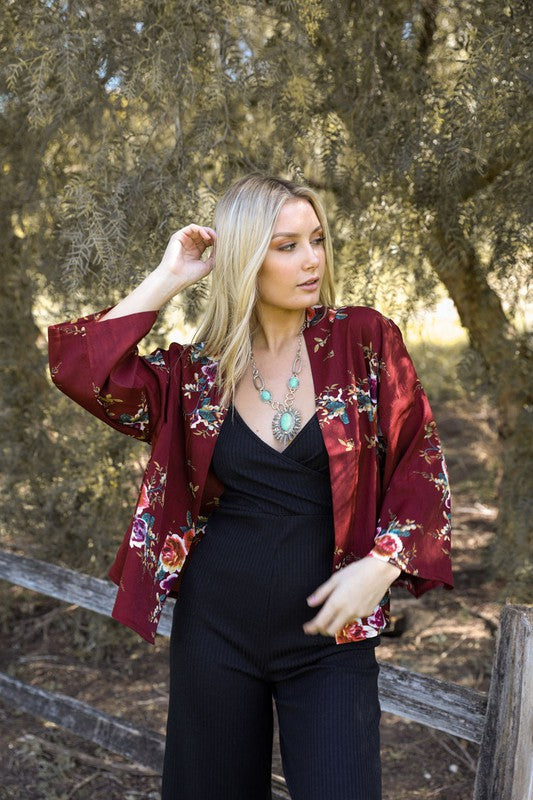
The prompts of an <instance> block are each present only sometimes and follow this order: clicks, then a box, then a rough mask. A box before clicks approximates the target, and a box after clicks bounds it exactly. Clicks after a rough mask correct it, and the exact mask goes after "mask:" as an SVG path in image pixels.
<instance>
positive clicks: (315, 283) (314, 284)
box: [298, 278, 319, 292]
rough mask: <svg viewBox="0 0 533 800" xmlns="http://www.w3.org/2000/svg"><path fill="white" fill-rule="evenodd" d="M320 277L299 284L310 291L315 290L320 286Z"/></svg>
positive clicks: (301, 287)
mask: <svg viewBox="0 0 533 800" xmlns="http://www.w3.org/2000/svg"><path fill="white" fill-rule="evenodd" d="M318 280H319V279H318V278H313V280H311V281H307V282H306V283H300V284H298V285H299V287H300V289H307V291H308V292H310V291H313V289H316V288H317V286H318Z"/></svg>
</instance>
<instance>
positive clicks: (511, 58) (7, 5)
mask: <svg viewBox="0 0 533 800" xmlns="http://www.w3.org/2000/svg"><path fill="white" fill-rule="evenodd" d="M528 11H529V12H530V8H529V4H528V3H527V2H526V0H509V2H501V1H500V0H460V2H459V0H450V2H447V3H445V4H438V3H420V2H414V1H413V0H400V1H399V2H395V3H390V2H386V1H385V0H373V2H362V0H327V2H318V1H317V0H257V1H255V0H254V2H240V1H239V2H230V0H213V2H211V1H210V2H208V1H207V0H154V2H149V3H147V2H142V1H141V0H121V2H120V3H105V2H103V0H84V1H83V2H80V0H69V1H68V2H66V0H47V1H46V2H44V0H4V2H3V14H2V28H1V30H0V107H1V111H2V115H1V117H0V169H1V170H2V172H1V174H2V192H1V193H0V235H1V236H2V241H3V248H2V251H1V252H0V260H1V270H2V273H1V274H2V277H3V282H2V290H1V292H0V342H1V344H2V354H3V355H2V360H1V363H0V371H1V375H2V386H3V389H2V392H3V394H2V414H1V415H0V427H1V433H2V452H1V457H0V467H1V469H2V472H3V475H4V477H3V479H2V480H3V488H4V490H5V491H6V492H7V496H9V497H10V498H11V502H10V503H9V504H8V505H7V506H5V507H4V509H3V513H2V523H1V524H2V528H3V535H4V536H7V539H8V543H9V545H10V546H13V547H15V548H17V549H19V550H21V551H23V552H30V551H31V553H32V554H33V555H38V556H43V557H44V556H46V557H48V558H50V559H52V560H59V561H64V562H65V563H68V564H69V565H70V566H73V567H79V568H83V569H88V570H94V571H101V570H102V568H103V565H104V564H105V565H106V566H107V564H108V563H109V558H110V555H111V554H112V552H113V551H114V548H115V545H116V543H117V537H118V536H119V534H121V533H122V530H123V529H124V527H125V525H126V524H127V516H128V511H129V508H130V506H131V497H132V491H133V490H130V489H129V488H125V487H130V486H132V485H134V484H135V481H134V478H135V476H136V475H137V473H138V472H139V465H138V464H137V463H136V462H137V461H138V460H139V459H140V458H141V456H140V455H139V450H138V447H139V445H138V444H136V443H133V444H132V443H130V442H128V441H126V440H124V441H123V440H122V439H121V438H120V437H119V435H118V434H116V433H113V432H111V431H107V430H102V426H101V425H100V424H99V423H96V422H93V421H92V420H90V419H89V418H88V417H87V415H83V413H82V412H80V411H78V410H76V409H75V408H74V407H71V405H72V404H71V403H70V401H67V400H65V399H64V398H62V397H61V396H60V395H58V394H57V392H56V390H52V389H51V388H50V387H49V385H48V384H46V382H45V381H44V377H43V376H44V374H45V370H46V358H45V342H44V341H43V340H42V337H41V338H40V337H39V331H37V330H34V325H33V319H34V318H35V317H36V315H37V313H38V308H39V307H40V306H39V303H41V302H42V300H43V298H45V299H46V300H47V301H48V302H52V301H53V302H54V307H55V313H56V314H57V316H56V319H61V318H66V317H75V316H78V315H79V313H80V312H81V311H82V310H83V311H86V310H92V309H96V308H101V307H104V306H106V305H108V304H111V303H113V302H115V301H116V300H117V299H118V298H119V297H120V296H123V295H124V294H125V293H126V292H127V291H128V290H129V288H131V287H132V286H133V285H134V284H135V283H136V282H138V281H139V280H140V279H141V277H142V276H144V275H145V274H146V273H147V271H148V270H150V269H151V268H153V266H155V265H156V264H157V263H158V260H159V258H160V256H161V253H162V252H163V249H164V247H165V244H166V241H167V240H168V238H169V236H170V234H171V232H172V231H173V230H175V229H177V228H178V227H181V226H182V225H184V224H187V223H188V222H190V221H197V222H199V223H207V224H208V223H210V222H211V219H212V212H213V208H214V204H215V202H216V198H217V197H218V196H219V194H220V192H221V191H222V190H223V189H224V188H225V187H226V186H227V185H228V184H229V182H230V181H231V180H233V179H234V178H236V177H238V176H240V175H242V174H243V173H245V172H249V171H252V170H259V171H263V172H269V173H274V174H280V175H283V176H286V177H292V178H294V179H297V180H298V179H303V180H305V181H307V182H309V183H310V184H311V185H313V186H314V187H315V188H317V189H318V190H319V191H320V192H321V194H322V195H323V197H324V199H325V201H326V205H327V207H328V209H329V214H330V219H331V223H332V234H333V238H334V248H335V252H336V255H337V276H338V288H339V292H338V295H339V300H340V302H362V303H366V304H375V305H377V306H378V307H379V308H380V309H382V310H383V311H385V312H386V313H388V314H391V315H392V316H394V318H395V319H397V320H398V321H399V322H403V321H404V320H405V318H406V317H407V316H408V315H409V313H410V312H411V311H413V310H414V309H416V308H417V307H419V306H420V305H423V306H430V305H431V304H432V302H433V300H434V298H435V296H436V291H435V290H436V287H437V285H438V284H439V281H444V283H445V285H446V288H447V290H448V291H449V293H450V295H451V296H452V297H453V299H454V302H455V303H456V305H457V308H458V311H459V314H460V316H461V320H462V322H463V324H464V325H465V327H467V329H468V331H469V333H470V336H471V340H472V342H473V344H474V345H475V347H476V349H477V353H478V356H479V355H481V361H482V362H483V363H484V364H485V365H486V366H487V365H488V366H490V367H491V370H492V371H491V380H492V381H493V386H494V387H497V389H498V392H499V394H497V402H498V403H499V405H500V407H501V408H502V409H506V408H509V409H512V408H514V407H522V406H524V404H525V403H526V400H525V397H526V394H527V392H526V389H525V388H524V387H525V385H526V384H525V381H526V379H527V369H525V368H523V367H522V366H521V365H522V364H523V363H525V362H524V354H525V353H526V344H525V342H524V340H523V339H522V338H521V336H520V332H519V330H518V329H520V328H521V327H522V326H523V317H524V306H525V287H526V286H527V284H528V281H529V280H530V262H531V258H530V255H531V253H530V249H528V248H530V244H529V243H528V239H527V234H528V228H527V223H528V213H529V196H530V185H529V184H530V179H529V172H528V167H529V165H530V158H531V125H530V116H531V102H530V99H528V97H529V96H528V89H529V85H530V84H529V80H528V56H529V53H530V52H531V25H532V17H531V14H530V13H528ZM207 284H208V281H206V282H204V284H203V285H200V286H194V287H191V288H190V289H189V290H188V291H187V292H186V293H185V295H184V296H183V297H182V298H180V303H181V305H182V306H183V309H184V312H185V316H186V318H187V320H189V321H194V320H195V319H196V318H197V317H198V314H199V312H200V310H201V306H202V302H203V298H204V297H205V292H206V286H207ZM503 309H505V311H504V310H503ZM500 344H501V346H500ZM516 353H519V354H520V366H517V364H518V359H517V356H516ZM515 362H516V363H515ZM478 363H479V362H478ZM524 376H526V377H524ZM502 387H504V388H505V392H504V391H502ZM506 387H511V388H506ZM442 391H443V392H444V391H445V389H444V388H443V390H442ZM512 416H513V415H512V414H510V415H509V419H510V420H511V419H512ZM509 424H511V422H510V423H509ZM80 442H82V443H83V444H82V446H81V447H80V445H79V443H80ZM119 487H120V488H119ZM117 498H118V499H117ZM523 517H524V519H526V518H527V517H526V515H523ZM528 524H529V523H528ZM27 531H31V535H26V532H27ZM91 541H92V542H93V546H92V547H90V546H89V544H90V542H91Z"/></svg>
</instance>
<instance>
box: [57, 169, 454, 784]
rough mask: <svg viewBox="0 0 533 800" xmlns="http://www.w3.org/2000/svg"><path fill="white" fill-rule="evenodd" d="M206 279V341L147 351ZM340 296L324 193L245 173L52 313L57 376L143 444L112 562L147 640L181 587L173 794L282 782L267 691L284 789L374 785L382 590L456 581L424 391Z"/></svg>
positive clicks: (131, 616)
mask: <svg viewBox="0 0 533 800" xmlns="http://www.w3.org/2000/svg"><path fill="white" fill-rule="evenodd" d="M209 248H212V251H211V255H209V257H207V258H205V260H204V259H203V258H202V257H203V256H204V255H205V254H206V251H207V250H208V249H209ZM209 273H212V274H211V281H212V282H211V294H210V298H209V302H208V305H207V309H206V312H205V317H204V320H203V323H202V325H201V328H200V330H199V332H198V335H197V336H196V342H195V343H194V344H192V345H188V346H183V345H179V344H176V343H173V344H171V346H170V347H169V349H168V350H156V351H155V352H154V353H152V354H150V355H149V356H144V357H141V356H139V355H138V352H137V347H136V345H137V343H138V342H139V340H140V339H142V337H143V336H144V335H145V334H146V333H147V332H148V331H149V330H150V328H151V327H152V325H153V324H154V322H155V320H156V317H157V312H158V310H159V309H160V308H161V307H162V306H163V305H164V303H165V302H167V301H168V300H169V299H170V298H172V297H173V296H175V295H176V294H178V293H179V292H180V291H182V290H183V289H184V288H186V287H187V286H190V285H191V284H193V283H195V282H196V281H198V280H200V279H202V278H204V277H205V276H206V275H208V274H209ZM333 294H334V291H333V257H332V249H331V244H330V241H329V232H328V226H327V221H326V216H325V213H324V210H323V207H322V205H321V203H320V200H319V198H318V197H317V195H316V194H315V193H314V192H313V191H312V190H311V189H309V188H307V187H304V186H297V185H295V184H294V183H291V182H288V181H284V180H279V179H276V178H270V177H262V176H257V175H251V176H247V177H245V178H243V179H241V180H240V181H238V182H237V183H236V184H234V185H233V186H232V187H231V188H230V189H229V190H228V191H227V192H226V193H225V194H224V196H223V197H222V198H221V200H220V201H219V203H218V205H217V209H216V214H215V221H214V228H209V227H206V226H201V225H195V224H191V225H188V226H187V227H185V228H182V229H181V230H179V231H178V232H176V233H175V234H174V235H173V236H172V238H171V239H170V242H169V245H168V247H167V249H166V251H165V254H164V256H163V259H162V261H161V263H160V264H159V266H158V267H157V268H156V269H155V270H154V271H153V272H151V273H150V274H149V275H148V277H147V278H146V279H145V280H144V281H143V282H142V283H141V284H140V285H139V286H138V287H137V288H136V289H134V291H133V292H132V293H131V294H130V295H128V296H127V297H126V298H125V299H124V300H122V301H121V302H119V303H118V304H117V305H116V306H114V307H112V308H109V309H105V310H104V311H102V312H99V313H96V314H92V315H89V316H88V317H83V318H81V319H79V320H76V321H74V322H66V323H61V324H59V325H54V326H51V327H50V329H49V333H50V336H49V341H50V366H51V373H52V377H53V379H54V381H55V383H56V384H57V385H58V387H59V388H60V389H62V390H63V391H64V392H66V393H67V394H68V395H69V396H70V397H72V398H73V399H75V400H76V401H77V402H78V403H80V404H81V405H82V406H84V407H85V408H86V409H88V410H89V411H91V412H92V413H93V414H96V415H97V416H98V417H100V418H101V419H102V420H103V421H105V422H107V423H108V424H110V425H112V426H113V427H115V428H117V429H118V430H120V431H122V432H124V433H127V434H130V435H133V436H136V437H137V438H139V439H143V440H145V441H149V442H151V445H152V450H151V458H150V461H149V463H148V466H147V468H146V472H145V475H144V479H143V482H142V486H141V490H140V494H139V499H138V503H137V509H136V512H135V514H134V515H133V518H132V520H131V523H130V526H129V528H128V531H127V532H126V535H125V537H124V541H123V543H122V545H121V547H120V549H119V551H118V554H117V557H116V560H115V562H114V564H113V567H112V569H111V571H110V576H111V578H112V579H113V580H114V581H115V582H116V583H117V584H118V586H119V590H118V593H117V600H116V603H115V608H114V611H113V616H114V617H115V618H116V619H118V620H119V621H121V622H123V623H124V624H126V625H129V626H130V627H132V628H133V629H134V630H136V631H137V632H138V633H140V634H141V636H143V637H144V638H146V639H147V640H148V641H152V642H153V640H154V636H155V631H156V627H157V621H158V619H159V615H160V613H161V608H162V606H163V603H164V601H165V599H166V597H167V596H169V595H170V596H175V597H177V601H176V605H175V610H174V617H173V628H172V636H171V642H170V667H171V671H170V701H169V714H168V723H167V740H166V752H165V764H164V774H163V795H162V796H163V800H174V798H176V800H177V799H178V798H179V800H225V799H226V798H228V800H229V798H231V799H232V800H263V798H269V797H270V772H271V751H272V698H274V700H275V702H276V707H277V713H278V719H279V727H280V745H281V755H282V760H283V768H284V772H285V776H286V780H287V784H288V788H289V791H290V793H291V797H292V798H293V800H314V799H315V798H316V800H348V798H349V800H356V798H359V800H377V799H378V798H380V797H381V788H380V785H381V780H380V755H379V717H380V709H379V702H378V694H377V676H378V665H377V662H376V658H375V647H376V645H378V644H379V634H380V632H381V631H382V630H383V628H384V627H385V625H386V622H387V619H388V610H389V587H390V586H391V584H393V583H396V584H398V585H404V586H406V587H407V588H408V589H409V590H410V591H411V592H412V593H413V594H414V595H415V596H419V595H420V594H422V593H423V592H424V591H426V590H428V589H431V588H433V587H436V586H444V587H446V588H451V587H452V576H451V569H450V553H449V543H450V501H449V491H448V481H447V477H446V468H445V463H444V459H443V456H442V452H441V449H440V443H439V439H438V435H437V431H436V428H435V423H434V421H433V419H432V414H431V410H430V407H429V404H428V401H427V398H426V396H425V394H424V392H423V390H422V388H421V386H420V383H419V382H418V380H417V377H416V374H415V371H414V368H413V365H412V362H411V360H410V358H409V355H408V353H407V351H406V349H405V347H404V344H403V341H402V337H401V334H400V332H399V330H398V328H397V327H396V326H395V324H394V323H393V322H392V321H391V320H389V319H387V318H385V317H383V316H382V315H381V314H379V313H378V312H377V311H375V310H374V309H370V308H364V307H342V308H338V309H335V308H334V307H333V300H334V298H333Z"/></svg>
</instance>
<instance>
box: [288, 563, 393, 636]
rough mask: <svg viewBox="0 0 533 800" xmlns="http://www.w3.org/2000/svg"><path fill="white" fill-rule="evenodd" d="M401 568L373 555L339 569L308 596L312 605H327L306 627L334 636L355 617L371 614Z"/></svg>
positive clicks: (308, 630)
mask: <svg viewBox="0 0 533 800" xmlns="http://www.w3.org/2000/svg"><path fill="white" fill-rule="evenodd" d="M400 572H401V570H400V569H399V567H396V566H394V565H393V564H390V563H389V562H387V561H381V560H379V559H377V558H372V556H366V557H365V558H361V559H360V560H359V561H354V562H353V563H352V564H348V566H347V567H343V568H342V569H339V570H337V571H336V572H334V573H333V575H331V577H330V578H328V580H327V581H325V582H324V583H322V584H321V585H320V586H319V587H318V588H317V589H315V591H314V592H313V593H312V594H311V595H310V596H309V597H308V598H307V603H308V605H310V606H318V605H321V604H322V603H323V604H324V605H323V606H322V608H321V609H320V611H319V612H318V614H316V616H315V617H313V619H311V620H309V621H308V622H306V623H305V625H304V626H303V628H304V631H305V632H306V633H311V634H315V633H321V634H323V635H324V636H335V634H336V632H337V631H339V630H340V629H341V628H343V627H344V626H345V625H346V624H347V623H348V622H351V621H352V620H353V619H354V618H355V617H368V616H369V615H370V614H372V612H373V611H375V609H376V606H377V605H378V604H379V602H380V600H381V599H382V597H383V596H384V594H385V593H386V591H387V589H388V588H389V586H390V585H391V583H393V581H394V580H395V579H396V578H397V577H398V575H399V574H400Z"/></svg>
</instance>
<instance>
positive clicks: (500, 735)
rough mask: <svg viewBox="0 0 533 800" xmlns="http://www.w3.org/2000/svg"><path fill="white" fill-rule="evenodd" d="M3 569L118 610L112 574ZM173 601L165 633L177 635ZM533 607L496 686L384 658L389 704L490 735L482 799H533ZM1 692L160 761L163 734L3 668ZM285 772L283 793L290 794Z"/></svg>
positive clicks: (2, 561) (510, 636)
mask: <svg viewBox="0 0 533 800" xmlns="http://www.w3.org/2000/svg"><path fill="white" fill-rule="evenodd" d="M0 578H4V579H5V580H7V581H9V582H10V583H12V584H15V585H17V586H22V587H25V588H27V589H30V590H32V591H37V592H40V593H42V594H45V595H47V596H49V597H54V598H56V599H58V600H62V601H65V602H67V603H70V604H76V605H78V606H80V607H82V608H86V609H89V610H90V611H94V612H97V613H99V614H103V615H105V616H110V614H111V608H112V606H113V602H114V597H115V592H116V588H115V586H114V585H113V584H111V583H110V582H108V581H104V580H100V579H99V578H93V577H91V576H89V575H83V574H81V573H78V572H75V571H73V570H69V569H65V568H63V567H58V566H55V565H53V564H47V563H45V562H42V561H37V560H35V559H31V558H25V557H23V556H17V555H14V554H12V553H6V552H3V551H0ZM172 605H173V602H172V601H169V602H168V603H167V604H166V607H165V609H164V612H163V615H162V617H161V621H160V624H159V629H158V633H160V634H162V635H163V636H169V635H170V630H171V619H172ZM532 627H533V609H532V608H531V607H528V606H510V605H509V606H504V608H503V609H502V615H501V619H500V631H499V636H498V645H497V650H496V655H495V659H494V665H493V671H492V678H491V685H490V690H489V693H488V698H487V695H486V694H484V693H482V692H478V691H476V690H474V689H468V688H465V687H462V686H458V685H457V684H453V683H449V682H447V681H441V680H438V679H436V678H432V677H430V676H427V675H422V674H419V673H416V672H412V671H411V670H408V669H404V668H403V667H397V666H394V665H391V664H386V663H384V662H380V667H381V670H380V678H379V690H380V701H381V707H382V709H383V710H384V711H389V712H391V713H393V714H396V715H398V716H401V717H403V718H405V719H408V720H413V721H415V722H419V723H422V724H423V725H427V726H429V727H432V728H436V729H438V730H441V731H444V732H446V733H449V734H451V735H453V736H458V737H460V738H462V739H468V740H469V741H472V742H476V743H478V744H480V755H479V761H478V770H477V774H476V784H475V790H474V800H533V721H532V720H533V692H532V689H533V636H532ZM0 697H2V698H3V699H4V700H6V701H7V702H9V703H11V704H12V705H14V706H16V707H18V708H22V709H23V710H25V711H28V712H30V713H33V714H35V715H37V716H41V717H44V718H45V719H47V720H50V721H52V722H55V723H57V724H58V725H61V726H62V727H64V728H66V729H68V730H71V731H73V732H75V733H77V734H78V735H80V736H82V737H83V738H85V739H87V740H89V741H92V742H95V743H96V744H99V745H101V746H102V747H105V748H106V749H108V750H110V751H112V752H114V753H118V754H120V755H123V756H125V757H126V758H129V759H130V760H132V761H134V762H136V763H138V764H142V765H143V766H146V767H151V768H153V769H156V770H157V769H159V768H160V767H161V764H162V757H163V745H164V742H163V737H162V736H161V735H160V734H157V733H155V732H154V731H149V730H146V729H141V728H138V727H135V726H133V725H131V724H130V723H128V722H127V721H125V720H123V719H120V718H118V717H113V716H111V715H109V714H106V713H104V712H102V711H100V710H98V709H95V708H92V707H91V706H89V705H86V704H85V703H81V702H80V701H78V700H75V699H74V698H71V697H66V696H65V695H62V694H59V693H52V692H46V691H44V690H42V689H39V688H37V687H34V686H30V685H29V684H25V683H23V682H22V681H18V680H17V679H15V678H13V677H11V676H9V675H5V674H2V673H0ZM283 783H284V782H283V779H281V778H279V777H278V776H273V778H272V788H273V796H274V797H275V798H279V799H280V800H281V798H288V794H287V792H286V789H285V788H284V785H283Z"/></svg>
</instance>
